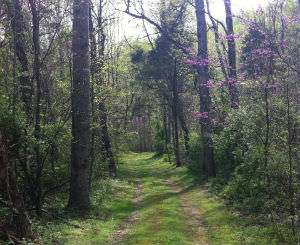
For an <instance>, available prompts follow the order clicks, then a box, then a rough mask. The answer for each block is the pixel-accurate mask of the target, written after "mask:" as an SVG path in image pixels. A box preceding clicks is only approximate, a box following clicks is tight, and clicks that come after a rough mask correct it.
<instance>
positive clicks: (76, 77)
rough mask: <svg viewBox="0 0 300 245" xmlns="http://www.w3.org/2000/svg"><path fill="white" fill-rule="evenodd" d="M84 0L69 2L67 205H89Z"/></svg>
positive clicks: (81, 207) (83, 207)
mask: <svg viewBox="0 0 300 245" xmlns="http://www.w3.org/2000/svg"><path fill="white" fill-rule="evenodd" d="M89 8H90V2H89V1H88V0H75V1H74V3H73V41H72V47H73V50H72V51H73V84H72V85H73V86H72V135H73V140H72V150H71V184H70V197H69V207H70V208H75V209H79V210H82V211H85V210H87V209H88V208H89V205H90V197H89V171H90V107H91V106H90V103H91V101H90V53H89Z"/></svg>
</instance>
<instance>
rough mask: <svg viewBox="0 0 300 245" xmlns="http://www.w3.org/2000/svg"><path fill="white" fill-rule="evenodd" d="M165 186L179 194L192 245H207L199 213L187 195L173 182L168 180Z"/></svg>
mask: <svg viewBox="0 0 300 245" xmlns="http://www.w3.org/2000/svg"><path fill="white" fill-rule="evenodd" d="M166 184H167V186H169V187H170V189H171V190H172V191H173V192H174V193H177V194H179V197H180V199H181V202H182V209H183V212H184V214H185V216H186V217H187V220H188V223H189V225H190V228H191V229H192V231H193V233H194V234H195V235H194V236H193V239H194V241H193V244H194V245H208V244H209V243H208V242H207V238H206V235H205V228H204V226H203V222H202V218H201V216H202V215H201V211H200V210H199V209H198V208H197V207H195V206H194V205H193V203H192V202H191V200H189V198H188V195H187V193H185V192H184V191H183V189H182V188H181V187H179V186H178V185H177V184H176V183H175V182H174V181H172V180H170V179H168V180H166Z"/></svg>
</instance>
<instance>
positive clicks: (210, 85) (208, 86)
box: [203, 80, 215, 88]
mask: <svg viewBox="0 0 300 245" xmlns="http://www.w3.org/2000/svg"><path fill="white" fill-rule="evenodd" d="M203 86H204V87H207V88H213V87H215V84H214V81H213V80H208V81H207V82H206V83H204V84H203Z"/></svg>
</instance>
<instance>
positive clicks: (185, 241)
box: [34, 153, 296, 245]
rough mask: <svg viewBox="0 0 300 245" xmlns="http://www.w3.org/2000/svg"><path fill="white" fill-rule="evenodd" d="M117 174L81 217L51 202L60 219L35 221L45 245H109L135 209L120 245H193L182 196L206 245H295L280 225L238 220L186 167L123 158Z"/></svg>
mask: <svg viewBox="0 0 300 245" xmlns="http://www.w3.org/2000/svg"><path fill="white" fill-rule="evenodd" d="M119 173H120V175H119V178H118V180H112V181H109V183H107V181H106V182H105V181H104V182H103V181H102V182H101V181H100V182H97V183H96V184H95V186H94V191H93V195H92V200H93V209H92V210H91V212H90V214H89V215H88V216H87V217H85V218H78V217H76V216H74V215H72V214H70V213H66V212H64V211H63V207H64V205H65V202H66V198H65V197H63V196H62V198H58V199H57V200H56V201H55V200H52V201H51V205H50V207H51V208H52V209H53V210H61V211H60V212H61V213H59V215H60V217H61V219H46V218H45V219H43V220H39V221H35V222H34V223H35V230H36V232H38V233H39V234H40V235H41V239H42V240H43V242H44V244H79V245H80V244H84V245H85V244H87V245H89V244H97V245H102V244H103V245H104V244H105V245H106V244H109V242H108V241H109V238H110V237H111V236H112V234H114V232H115V231H116V230H118V227H119V226H120V224H122V223H123V222H124V221H125V220H126V219H127V218H128V217H129V215H130V214H131V213H132V212H133V211H134V210H137V211H138V214H139V215H138V216H139V219H138V220H137V221H136V222H135V223H133V224H132V226H131V227H130V232H129V233H128V234H127V235H126V236H125V237H124V238H123V240H122V242H121V243H120V244H123V245H148V244H149V245H150V244H153V245H156V244H162V245H169V244H170V245H193V244H194V243H193V241H194V239H195V234H194V233H193V229H191V227H190V225H189V220H188V218H187V217H185V214H184V212H183V210H182V204H183V203H182V199H181V196H182V195H184V197H185V198H188V200H190V201H191V203H192V204H193V205H194V207H195V208H197V209H199V210H200V212H201V214H202V217H201V219H202V223H203V226H204V227H205V234H206V240H208V241H209V244H213V245H231V244H233V245H234V244H253V245H260V244H262V245H263V244H296V243H295V242H294V241H293V238H292V236H291V235H290V231H289V230H287V229H286V228H285V227H284V226H282V227H280V228H279V226H277V227H275V226H273V225H271V224H270V225H266V224H265V223H262V222H260V223H261V224H259V223H258V222H257V219H256V218H255V217H248V216H241V215H240V214H238V213H237V212H235V211H234V210H233V209H230V208H228V207H227V206H226V205H225V204H224V202H223V201H222V199H220V198H218V197H216V196H215V195H213V194H211V193H210V192H209V191H208V187H207V186H205V185H201V184H199V183H200V182H199V180H197V179H196V178H195V177H194V176H193V175H192V174H190V172H189V171H188V170H187V169H186V168H184V167H183V168H175V167H174V166H173V165H171V164H169V163H167V161H166V160H165V159H164V158H155V157H154V155H153V154H151V153H143V154H134V153H130V154H127V155H124V156H123V158H122V163H121V164H120V167H119ZM166 179H172V180H173V181H174V182H175V183H177V185H178V186H180V187H181V189H182V190H183V191H181V192H180V193H174V192H173V191H172V190H170V188H169V187H168V185H167V184H166V182H165V180H166ZM137 181H140V182H141V183H142V196H143V198H142V201H141V202H140V203H139V204H138V206H137V207H135V204H134V203H133V198H134V196H135V187H136V184H137ZM262 224H264V225H262ZM74 225H76V226H78V227H76V226H74Z"/></svg>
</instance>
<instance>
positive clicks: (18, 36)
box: [8, 0, 33, 121]
mask: <svg viewBox="0 0 300 245" xmlns="http://www.w3.org/2000/svg"><path fill="white" fill-rule="evenodd" d="M8 14H9V18H10V23H11V29H12V36H13V43H14V52H15V54H16V57H17V58H18V61H19V63H20V66H21V72H20V75H19V76H20V85H21V87H20V91H21V99H22V102H23V103H24V106H25V111H26V114H27V117H28V118H29V119H30V121H31V119H32V94H33V83H32V80H31V78H30V71H29V62H28V58H27V54H26V44H25V35H24V17H23V14H22V7H21V4H20V1H19V0H12V1H11V2H9V4H8Z"/></svg>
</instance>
